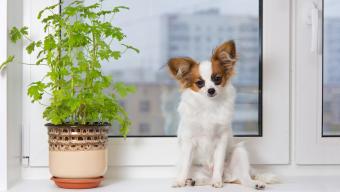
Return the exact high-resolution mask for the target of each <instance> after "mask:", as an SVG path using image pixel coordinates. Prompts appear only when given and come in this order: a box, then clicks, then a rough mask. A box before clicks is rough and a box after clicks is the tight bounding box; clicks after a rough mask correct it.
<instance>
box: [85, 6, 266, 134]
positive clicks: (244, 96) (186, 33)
mask: <svg viewBox="0 0 340 192" xmlns="http://www.w3.org/2000/svg"><path fill="white" fill-rule="evenodd" d="M85 2H86V1H85ZM147 2H148V3H145V1H133V0H124V1H106V2H105V3H107V4H108V5H112V4H113V5H121V4H122V5H126V6H128V7H130V10H131V11H130V12H122V13H119V14H117V16H116V18H115V19H114V20H113V22H114V24H116V25H118V26H120V27H122V29H123V31H124V32H125V33H126V34H127V36H128V38H127V40H128V41H129V43H130V42H131V44H133V45H134V46H136V47H138V48H140V50H141V53H140V54H138V55H137V54H135V53H129V52H127V53H126V54H125V55H124V57H123V58H122V59H121V60H119V61H114V63H112V64H110V65H106V66H105V69H104V70H105V72H106V73H108V74H112V76H113V78H114V79H115V80H118V81H124V82H128V83H131V84H134V85H136V86H137V93H136V94H134V95H130V96H129V97H127V99H126V100H125V103H126V104H128V105H129V107H128V108H127V110H128V113H129V114H130V117H131V120H132V127H131V129H130V133H129V136H138V135H140V134H141V133H142V131H139V130H138V129H139V128H140V126H139V124H138V122H139V118H143V120H144V121H145V122H147V123H148V124H150V125H156V126H155V127H154V128H153V129H150V132H143V136H175V135H176V131H177V125H178V121H179V117H178V114H177V111H176V110H177V105H178V102H179V97H180V93H179V89H178V85H177V84H176V82H175V81H174V80H172V79H171V77H170V76H169V74H168V71H167V69H166V67H164V65H165V64H166V62H167V60H168V59H169V58H171V57H177V56H189V57H192V58H194V59H196V60H198V61H202V60H207V59H209V58H210V55H211V52H212V50H213V49H214V48H215V47H216V46H217V45H219V44H220V43H223V42H224V41H227V40H230V39H235V40H236V45H237V49H238V52H239V55H240V60H239V62H238V63H237V73H238V75H237V76H236V77H235V78H234V80H233V83H234V85H235V86H236V88H237V90H238V93H239V98H238V99H237V100H236V106H235V107H236V114H235V117H236V118H235V121H234V125H233V128H234V133H235V134H236V135H241V136H245V135H248V136H261V133H262V132H261V129H262V127H261V125H262V124H261V121H262V119H261V113H262V111H261V110H262V106H261V99H262V97H261V85H262V82H261V76H260V73H261V72H262V71H261V69H262V68H261V65H262V62H261V61H260V58H261V54H262V44H261V39H262V33H261V28H260V25H261V22H262V20H261V19H262V18H261V15H262V11H261V6H260V4H261V1H253V0H245V1H243V2H242V3H241V2H240V1H238V0H229V1H222V0H220V1H215V2H213V3H212V2H208V1H202V0H200V1H197V0H190V1H185V2H183V1H181V2H180V3H179V1H172V0H167V1H157V0H148V1H147ZM235 7H243V8H242V9H241V8H237V9H235ZM144 10H148V11H144ZM132 12H133V14H132ZM137 29H138V30H137ZM146 37H147V38H146ZM151 37H152V38H151ZM144 99H148V101H144ZM136 100H137V101H138V100H139V101H140V103H139V104H138V105H139V107H133V105H135V101H136ZM150 106H154V107H155V108H157V109H155V110H156V111H157V113H153V112H152V113H150V112H149V111H150ZM147 113H148V114H147ZM156 122H157V123H156ZM157 129H159V130H157ZM156 133H157V134H156Z"/></svg>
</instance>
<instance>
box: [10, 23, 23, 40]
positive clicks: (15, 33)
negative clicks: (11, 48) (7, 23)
mask: <svg viewBox="0 0 340 192" xmlns="http://www.w3.org/2000/svg"><path fill="white" fill-rule="evenodd" d="M9 36H10V39H11V41H12V42H13V43H16V42H17V41H18V40H19V39H21V38H22V35H21V32H20V30H19V29H18V28H16V27H13V28H12V29H11V31H10V33H9Z"/></svg>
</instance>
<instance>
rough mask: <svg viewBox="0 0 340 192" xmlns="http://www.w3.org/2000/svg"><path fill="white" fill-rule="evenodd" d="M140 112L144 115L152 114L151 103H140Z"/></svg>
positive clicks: (145, 101)
mask: <svg viewBox="0 0 340 192" xmlns="http://www.w3.org/2000/svg"><path fill="white" fill-rule="evenodd" d="M139 111H140V112H142V113H148V112H150V101H147V100H144V101H140V102H139Z"/></svg>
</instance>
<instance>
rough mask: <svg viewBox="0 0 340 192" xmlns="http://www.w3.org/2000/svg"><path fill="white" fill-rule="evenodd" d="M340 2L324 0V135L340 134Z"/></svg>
mask: <svg viewBox="0 0 340 192" xmlns="http://www.w3.org/2000/svg"><path fill="white" fill-rule="evenodd" d="M339 10H340V2H339V1H336V0H324V14H323V15H324V17H323V21H324V25H323V26H324V28H323V32H324V34H323V37H324V38H323V45H324V46H323V132H322V133H323V136H340V11H339Z"/></svg>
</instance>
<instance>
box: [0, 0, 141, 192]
mask: <svg viewBox="0 0 340 192" xmlns="http://www.w3.org/2000/svg"><path fill="white" fill-rule="evenodd" d="M60 5H61V3H59V4H55V5H52V6H49V7H46V8H45V9H43V10H41V11H40V12H39V14H38V19H39V20H40V21H41V22H42V23H43V25H44V31H45V34H46V35H45V36H44V37H43V38H42V39H41V40H36V41H34V40H32V39H30V38H29V36H28V28H27V27H22V28H16V27H13V28H12V29H11V31H10V38H11V41H13V42H17V41H18V40H20V39H23V38H24V39H27V40H29V41H30V43H29V45H28V46H27V47H26V50H27V52H28V53H29V54H32V53H33V52H35V53H37V61H36V63H35V65H46V66H47V67H48V69H49V70H48V71H47V72H46V74H45V75H44V76H43V79H42V80H40V81H37V82H33V83H31V84H30V85H29V87H28V91H27V93H28V96H29V97H31V98H32V102H39V103H40V101H41V99H42V98H43V96H44V95H45V94H47V95H49V103H48V104H47V105H45V110H44V112H43V117H44V119H46V120H47V121H48V122H49V123H48V124H46V127H47V128H48V135H49V141H48V142H49V168H50V172H51V174H52V176H53V177H52V179H53V180H54V181H55V182H56V184H57V185H58V186H60V187H64V188H92V187H97V186H98V185H99V184H100V181H101V180H102V177H103V175H104V174H105V172H106V170H107V158H108V157H107V156H108V154H107V133H108V129H109V127H110V125H111V123H112V122H117V123H118V124H119V126H120V134H122V135H123V136H126V134H127V132H128V128H129V125H130V121H129V118H128V115H127V113H126V112H125V110H124V108H123V107H122V106H120V104H119V102H118V99H120V98H122V97H125V96H126V95H127V94H129V93H131V92H134V90H135V89H134V87H132V86H128V85H125V84H124V83H122V82H115V83H114V82H112V79H111V76H106V75H104V74H103V73H102V71H101V68H102V64H103V62H107V61H111V59H119V58H120V57H121V56H122V54H123V53H124V52H125V51H127V50H133V51H135V52H137V53H138V52H139V51H138V49H136V48H134V47H132V46H130V45H126V44H123V43H122V40H123V39H124V38H125V35H124V33H123V32H122V30H121V29H120V28H119V27H116V26H113V25H112V24H111V20H112V18H113V15H114V14H117V13H118V12H120V11H121V10H123V9H128V8H127V7H124V6H118V7H113V8H112V9H106V10H103V9H102V0H100V1H99V2H97V3H94V4H91V5H84V3H83V2H82V1H73V2H71V3H70V4H68V5H66V6H65V7H63V9H62V11H61V13H54V9H55V8H57V7H58V6H60ZM112 43H115V45H119V44H120V45H121V46H119V47H120V48H123V49H119V47H117V46H115V49H113V48H112ZM13 60H14V56H9V57H8V59H7V60H6V61H5V62H4V63H2V65H1V66H0V70H1V69H3V68H4V67H5V66H6V65H7V64H9V63H11V62H13Z"/></svg>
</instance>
